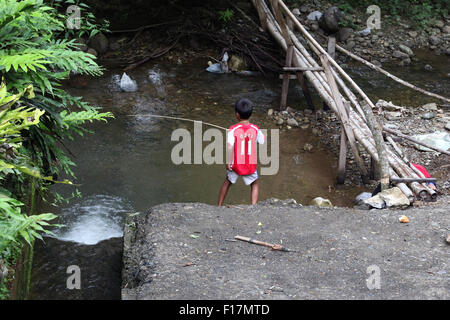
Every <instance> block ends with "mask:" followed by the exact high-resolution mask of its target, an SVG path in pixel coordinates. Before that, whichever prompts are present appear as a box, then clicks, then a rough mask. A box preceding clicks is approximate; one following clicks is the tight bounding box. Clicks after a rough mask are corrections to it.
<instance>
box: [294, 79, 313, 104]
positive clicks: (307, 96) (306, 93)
mask: <svg viewBox="0 0 450 320" xmlns="http://www.w3.org/2000/svg"><path fill="white" fill-rule="evenodd" d="M295 74H296V75H297V79H298V83H299V84H300V88H302V92H303V96H304V97H305V100H306V104H307V105H308V107H309V108H310V109H311V110H315V108H314V104H313V102H312V98H311V95H310V94H309V89H308V86H307V85H306V79H305V75H304V74H303V72H301V71H298V72H296V73H295Z"/></svg>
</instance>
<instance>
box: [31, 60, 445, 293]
mask: <svg viewBox="0 0 450 320" xmlns="http://www.w3.org/2000/svg"><path fill="white" fill-rule="evenodd" d="M421 58H423V59H424V62H425V61H430V62H431V63H432V65H433V67H434V69H435V71H433V72H426V71H424V69H423V66H422V64H420V63H416V65H415V66H414V67H406V68H399V67H394V68H391V69H389V71H391V72H393V73H394V74H396V75H398V76H399V77H401V78H403V79H405V80H407V81H411V82H414V83H416V84H418V85H420V86H421V87H423V88H425V89H428V90H430V89H431V90H432V91H434V92H436V93H439V94H442V95H448V94H447V93H448V92H449V91H450V90H449V89H450V78H449V77H448V76H447V74H448V73H449V72H450V67H449V66H450V64H449V59H448V57H445V56H440V57H435V56H430V55H426V54H423V55H422V56H421ZM205 67H206V66H205V59H197V60H195V61H194V63H192V64H190V65H170V64H167V63H166V62H161V61H160V60H158V61H157V62H150V63H148V64H146V65H143V66H141V67H140V68H138V69H135V70H133V71H132V72H130V73H129V75H130V76H131V78H132V79H134V80H136V82H137V84H138V91H137V92H133V93H127V92H121V90H120V88H119V87H118V81H119V79H120V76H121V71H120V70H108V71H106V72H105V74H104V75H103V76H102V77H99V78H95V79H88V80H86V81H87V83H83V85H77V84H76V83H75V84H74V83H71V85H70V86H68V87H67V89H68V91H70V93H71V94H73V95H75V96H83V97H84V99H85V100H86V101H89V102H91V103H92V104H94V105H98V106H101V107H102V108H103V110H104V111H111V112H112V113H114V115H115V119H111V120H109V121H108V123H107V124H105V123H92V124H90V125H88V128H89V129H90V130H92V131H94V132H95V133H94V134H86V135H85V136H83V137H78V138H76V139H75V141H72V142H68V143H67V146H68V147H69V149H70V150H71V151H72V152H73V153H74V155H75V158H74V161H75V162H76V163H77V166H76V167H75V168H74V172H75V174H76V176H77V180H76V183H78V184H80V185H81V186H80V187H79V188H78V189H79V190H80V191H81V193H82V194H83V196H82V198H76V199H73V200H71V201H70V203H69V204H64V205H60V206H59V207H57V208H55V207H52V206H49V205H48V206H44V208H42V210H43V212H54V213H56V214H58V215H59V217H60V218H59V221H58V222H59V223H62V224H64V225H65V226H64V227H63V228H61V229H58V230H55V236H54V237H46V238H45V242H41V241H38V242H36V244H35V252H34V260H33V269H32V276H31V279H32V281H31V288H30V299H120V280H121V267H122V266H121V254H122V238H121V237H122V228H123V221H124V216H125V215H126V214H129V213H135V212H145V211H146V210H148V209H149V208H150V207H151V206H154V205H157V204H160V203H165V202H204V203H207V204H212V205H215V204H216V202H217V197H218V192H219V188H220V186H221V184H222V183H223V181H224V178H225V171H224V165H219V164H213V165H205V164H203V165H198V164H181V165H175V164H173V163H172V161H171V150H172V148H173V147H174V146H175V145H176V143H177V142H173V141H171V135H172V132H173V130H175V129H178V128H184V129H187V130H188V131H189V132H193V130H194V125H193V123H191V122H185V121H180V120H169V119H162V118H152V117H148V115H152V114H156V115H165V116H173V117H180V118H189V119H193V120H201V121H203V122H208V123H212V124H215V125H219V126H222V127H229V126H230V125H232V124H234V123H235V122H236V119H235V116H234V102H235V101H236V100H237V99H239V98H241V97H245V98H249V99H250V100H252V101H253V102H254V105H255V109H254V112H253V115H252V118H251V122H253V123H255V124H257V125H259V127H260V128H265V129H269V130H270V129H276V128H277V126H276V125H275V124H274V123H273V121H272V120H269V119H268V117H267V116H266V114H267V110H268V109H269V108H276V106H277V105H278V103H279V100H280V91H281V90H280V88H281V81H279V80H278V79H275V80H273V79H264V78H262V77H250V76H240V75H235V74H226V75H223V74H222V75H220V74H211V73H208V72H206V71H205ZM349 71H350V72H349V73H350V75H351V76H352V77H354V79H355V81H356V82H357V83H358V84H360V85H361V87H362V88H363V90H366V92H367V93H368V94H369V96H370V97H371V98H372V99H373V100H374V102H376V101H377V100H378V98H382V99H384V100H388V101H389V100H392V101H393V102H394V103H395V104H399V105H412V106H419V105H421V104H424V103H427V102H430V101H431V99H429V98H427V97H426V96H423V95H420V94H418V93H416V92H414V91H411V90H408V89H406V88H404V87H402V86H401V85H399V84H396V83H395V82H393V81H391V80H388V79H387V78H386V77H384V76H383V75H380V74H376V73H375V72H372V71H370V70H369V69H368V68H366V67H361V66H360V65H354V66H353V65H352V66H350V70H349ZM418 79H420V81H418ZM292 83H293V82H292ZM319 101H320V100H319V98H318V97H317V96H316V95H315V94H314V103H315V104H316V105H320V102H319ZM288 105H289V106H291V107H294V108H305V107H306V104H305V101H304V99H303V95H302V94H301V91H300V89H299V87H298V86H297V85H295V84H294V83H293V84H292V86H291V88H290V91H289V97H288ZM206 129H208V127H207V126H206V125H203V132H204V131H206ZM305 143H311V144H312V145H313V146H314V148H313V150H312V152H305V151H303V145H304V144H305ZM205 145H207V143H206V142H204V143H203V146H205ZM269 150H270V149H269ZM279 161H280V164H279V171H278V174H276V175H272V176H262V177H261V179H260V194H259V200H260V201H261V200H265V199H269V198H272V197H274V198H279V199H287V198H294V199H296V200H297V202H299V203H302V204H308V203H309V202H310V201H311V199H313V198H315V197H318V196H321V197H324V198H328V199H330V200H331V201H332V203H333V204H334V205H336V206H352V203H353V199H354V197H355V196H356V195H357V194H358V193H360V192H361V191H367V190H363V188H362V187H360V186H345V185H344V186H336V183H335V182H336V174H337V159H336V158H335V157H334V155H332V154H331V153H330V152H329V151H328V150H326V149H325V148H324V147H322V146H320V144H319V143H318V138H317V137H315V136H313V135H312V134H310V132H309V131H308V130H301V129H292V130H285V129H284V130H282V131H281V132H280V160H279ZM52 188H53V191H56V192H58V193H59V194H61V195H62V196H65V197H70V195H71V193H72V192H73V191H74V189H73V187H71V186H65V185H58V186H53V187H52ZM249 201H250V190H249V187H247V186H245V185H244V184H243V182H242V181H241V180H240V181H238V183H237V184H236V185H235V186H233V187H232V188H231V189H230V192H229V194H228V196H227V199H226V200H225V202H226V204H242V203H245V204H248V203H249ZM71 265H76V266H79V267H80V272H81V289H80V290H77V289H72V290H70V289H67V285H66V280H67V278H68V277H69V276H70V274H67V268H68V267H69V266H71Z"/></svg>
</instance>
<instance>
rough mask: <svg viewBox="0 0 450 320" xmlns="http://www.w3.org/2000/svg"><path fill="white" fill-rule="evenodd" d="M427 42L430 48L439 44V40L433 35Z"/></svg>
mask: <svg viewBox="0 0 450 320" xmlns="http://www.w3.org/2000/svg"><path fill="white" fill-rule="evenodd" d="M428 42H429V43H430V45H432V46H437V45H438V44H439V43H440V42H441V39H439V38H438V37H436V36H435V35H433V36H431V37H430V38H429V39H428Z"/></svg>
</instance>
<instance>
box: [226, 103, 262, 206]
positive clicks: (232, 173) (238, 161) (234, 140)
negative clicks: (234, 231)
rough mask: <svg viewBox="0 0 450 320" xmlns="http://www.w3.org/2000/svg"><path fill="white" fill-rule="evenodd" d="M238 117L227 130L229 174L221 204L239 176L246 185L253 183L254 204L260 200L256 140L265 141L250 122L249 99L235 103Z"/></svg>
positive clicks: (250, 108) (252, 195) (258, 130)
mask: <svg viewBox="0 0 450 320" xmlns="http://www.w3.org/2000/svg"><path fill="white" fill-rule="evenodd" d="M234 110H235V112H236V119H237V120H238V121H239V123H237V124H235V125H233V126H231V127H230V128H229V129H228V132H227V164H226V169H227V175H226V178H225V182H224V183H223V185H222V188H220V194H219V206H221V205H222V202H223V200H224V199H225V197H226V195H227V192H228V189H229V188H230V185H231V184H234V183H235V182H236V181H237V179H238V178H239V176H241V177H242V178H243V179H244V183H245V184H246V185H251V186H252V190H251V201H252V205H253V204H256V203H257V202H258V191H259V190H258V188H259V187H258V172H257V170H256V162H257V158H258V156H257V154H256V142H258V143H259V144H263V143H264V134H263V133H262V132H261V130H260V129H259V128H258V127H257V126H256V125H254V124H252V123H250V122H249V120H248V119H249V118H250V116H251V115H252V111H253V105H252V102H251V101H250V100H248V99H241V100H239V101H237V102H236V104H235V105H234Z"/></svg>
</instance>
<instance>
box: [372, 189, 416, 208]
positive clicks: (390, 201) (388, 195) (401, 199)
mask: <svg viewBox="0 0 450 320" xmlns="http://www.w3.org/2000/svg"><path fill="white" fill-rule="evenodd" d="M364 203H365V204H368V205H370V206H371V207H373V208H377V209H384V208H391V207H407V206H409V205H410V204H411V202H410V201H409V199H408V197H407V196H405V194H404V193H403V192H402V190H400V189H399V188H398V187H393V188H390V189H386V190H383V191H381V192H380V193H378V194H377V195H375V196H373V197H371V198H369V199H366V200H364Z"/></svg>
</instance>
